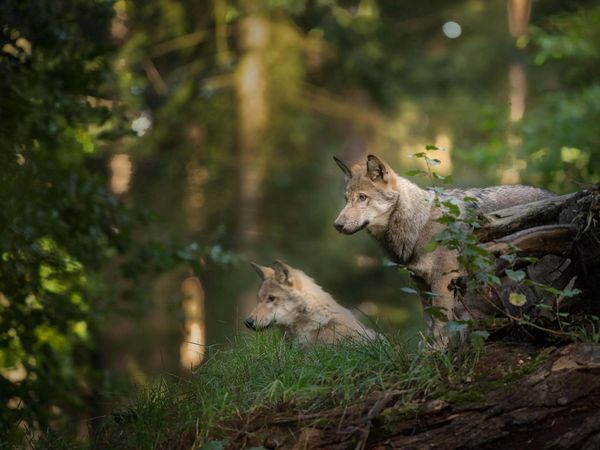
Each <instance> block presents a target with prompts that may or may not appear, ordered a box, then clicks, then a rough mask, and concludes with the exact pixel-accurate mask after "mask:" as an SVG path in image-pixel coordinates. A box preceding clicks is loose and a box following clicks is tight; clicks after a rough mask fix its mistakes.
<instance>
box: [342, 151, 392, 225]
mask: <svg viewBox="0 0 600 450" xmlns="http://www.w3.org/2000/svg"><path fill="white" fill-rule="evenodd" d="M333 159H334V160H335V162H336V163H337V165H338V166H339V167H340V169H342V172H344V176H345V178H346V194H345V197H346V206H345V207H344V209H342V211H341V212H340V214H339V216H338V217H337V219H335V222H334V226H335V229H336V230H338V231H339V232H340V233H344V234H354V233H356V232H357V231H360V230H362V229H363V228H367V227H373V226H385V225H387V222H388V219H389V216H390V213H391V212H392V210H393V208H394V205H395V203H396V198H397V191H396V188H397V186H396V184H397V176H396V174H395V173H394V172H393V170H392V169H391V168H390V167H389V166H388V165H387V164H386V163H385V162H384V161H383V160H381V159H380V158H378V157H377V156H374V155H369V156H367V161H366V163H365V164H364V165H363V166H358V165H355V166H352V167H348V166H347V165H346V164H345V163H343V162H342V161H341V160H340V159H338V158H336V157H335V156H334V157H333Z"/></svg>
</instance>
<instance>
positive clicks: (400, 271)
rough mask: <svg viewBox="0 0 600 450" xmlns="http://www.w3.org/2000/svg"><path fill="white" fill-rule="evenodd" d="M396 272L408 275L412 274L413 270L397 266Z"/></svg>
mask: <svg viewBox="0 0 600 450" xmlns="http://www.w3.org/2000/svg"><path fill="white" fill-rule="evenodd" d="M398 273H400V274H402V275H410V276H413V275H414V273H413V271H412V270H410V269H408V268H407V267H405V266H398Z"/></svg>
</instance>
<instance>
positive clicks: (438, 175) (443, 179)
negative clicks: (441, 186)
mask: <svg viewBox="0 0 600 450" xmlns="http://www.w3.org/2000/svg"><path fill="white" fill-rule="evenodd" d="M432 175H433V177H434V178H436V179H438V180H441V181H445V180H446V177H445V176H443V175H440V174H439V173H436V172H433V174H432Z"/></svg>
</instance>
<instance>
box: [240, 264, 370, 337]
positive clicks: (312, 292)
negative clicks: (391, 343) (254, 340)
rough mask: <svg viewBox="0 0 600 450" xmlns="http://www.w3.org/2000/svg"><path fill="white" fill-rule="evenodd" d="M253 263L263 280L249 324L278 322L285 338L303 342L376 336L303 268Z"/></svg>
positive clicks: (256, 326) (264, 325) (265, 325)
mask: <svg viewBox="0 0 600 450" xmlns="http://www.w3.org/2000/svg"><path fill="white" fill-rule="evenodd" d="M252 267H253V268H254V269H255V271H256V273H257V274H258V275H259V277H260V279H261V280H262V284H261V286H260V289H259V291H258V299H257V305H256V307H255V308H254V310H253V311H252V312H251V313H250V316H249V317H248V318H247V319H246V320H245V321H244V324H245V325H246V326H247V327H248V328H251V329H253V330H261V329H265V328H268V327H270V326H272V325H275V326H277V327H279V328H281V329H282V330H283V332H284V334H285V336H286V338H288V339H290V340H293V341H296V342H298V343H300V344H303V345H309V344H333V343H336V342H339V341H341V340H344V339H353V340H365V339H374V338H375V337H376V333H375V332H374V331H373V330H371V329H369V328H367V327H366V326H364V325H363V324H361V323H360V322H359V321H358V320H357V319H356V318H355V317H354V315H353V314H352V313H351V312H350V311H349V310H347V309H346V308H344V307H343V306H341V305H339V304H338V303H337V302H336V301H335V300H334V299H333V297H332V296H331V295H330V294H328V293H327V292H325V291H324V290H323V288H321V286H319V285H318V284H317V283H316V282H315V281H314V280H313V279H312V278H310V277H309V276H308V275H306V274H305V273H304V272H302V271H301V270H298V269H293V268H291V267H290V266H288V265H286V264H283V263H281V262H279V261H277V262H276V263H275V264H274V266H273V268H270V267H262V266H259V265H257V264H254V263H252Z"/></svg>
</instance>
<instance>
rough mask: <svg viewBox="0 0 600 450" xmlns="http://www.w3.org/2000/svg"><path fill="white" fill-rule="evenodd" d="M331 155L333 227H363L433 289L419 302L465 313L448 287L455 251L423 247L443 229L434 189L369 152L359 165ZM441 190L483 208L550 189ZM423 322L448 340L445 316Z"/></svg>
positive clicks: (441, 341)
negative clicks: (335, 186) (337, 194)
mask: <svg viewBox="0 0 600 450" xmlns="http://www.w3.org/2000/svg"><path fill="white" fill-rule="evenodd" d="M334 160H335V162H336V163H337V165H338V166H339V167H340V168H341V169H342V171H343V172H344V175H345V178H346V193H345V198H346V206H345V207H344V208H343V209H342V211H341V212H340V214H339V216H338V218H337V219H336V220H335V223H334V226H335V228H336V229H337V230H338V231H339V232H341V233H344V234H354V233H356V232H357V231H360V230H362V229H364V228H366V229H367V232H368V233H369V234H370V235H371V236H373V237H374V238H375V240H376V241H377V242H379V244H380V245H381V246H382V247H383V249H384V250H385V251H386V252H387V253H388V255H389V257H390V258H391V259H392V261H394V262H396V263H398V264H402V265H405V266H406V267H408V269H410V270H411V271H412V272H413V273H414V274H415V275H416V276H417V277H418V278H419V279H421V280H422V281H424V282H425V283H426V284H427V289H428V290H429V291H431V292H433V293H434V294H435V296H433V298H432V300H431V301H426V299H425V298H423V299H422V301H423V303H424V305H423V306H424V307H425V306H429V303H432V304H433V305H434V306H436V307H441V308H443V310H444V311H445V314H446V316H447V319H448V320H455V319H463V320H464V319H468V318H469V317H468V314H467V311H466V310H465V309H464V307H463V306H462V305H459V304H457V302H456V301H455V299H454V295H453V293H452V292H451V291H450V290H449V288H448V285H449V284H450V282H451V280H452V279H453V278H456V277H457V276H458V275H459V274H460V267H459V263H458V259H457V258H458V254H457V252H456V251H455V250H450V249H448V248H446V247H443V246H440V247H437V248H436V249H435V250H433V251H431V252H428V251H427V250H426V245H427V243H428V242H430V241H431V239H432V238H433V237H434V236H435V235H436V234H438V233H440V232H441V231H442V230H443V229H444V225H442V224H440V223H438V222H437V221H436V219H438V218H439V217H441V216H442V215H443V211H441V210H440V208H439V207H438V206H436V204H435V202H434V199H435V195H436V194H435V193H434V192H433V191H430V190H426V189H422V188H420V187H419V186H417V185H416V184H414V183H412V182H410V181H409V180H407V179H405V178H403V177H400V176H398V175H397V174H396V173H395V172H394V171H393V170H392V169H391V168H390V166H389V165H388V164H386V163H385V162H384V161H382V160H381V159H380V158H378V157H376V156H374V155H369V156H368V157H367V160H366V162H365V164H364V165H354V166H351V167H349V166H348V165H346V164H345V163H343V162H342V161H340V160H339V159H338V158H336V157H334ZM442 195H443V196H448V197H450V198H453V201H454V202H455V203H456V204H457V205H458V206H459V207H460V208H461V210H463V211H464V210H465V209H467V208H472V207H476V208H478V209H479V211H481V212H482V213H486V212H490V211H495V210H498V209H502V208H507V207H510V206H515V205H519V204H523V203H529V202H533V201H536V200H541V199H544V198H548V197H551V196H553V195H554V194H552V193H551V192H548V191H545V190H543V189H539V188H535V187H531V186H520V185H514V186H493V187H486V188H472V189H450V190H447V191H445V192H444V193H443V194H442ZM465 197H473V198H476V199H478V202H477V205H476V206H473V205H472V204H467V203H466V202H465V201H464V200H463V198H465ZM457 272H458V273H457ZM427 327H428V331H429V333H430V334H431V335H432V337H433V338H434V339H435V341H436V343H437V344H438V345H441V346H445V345H447V343H448V337H447V335H446V333H445V329H444V328H445V327H444V321H441V320H439V319H435V318H432V317H428V318H427Z"/></svg>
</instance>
